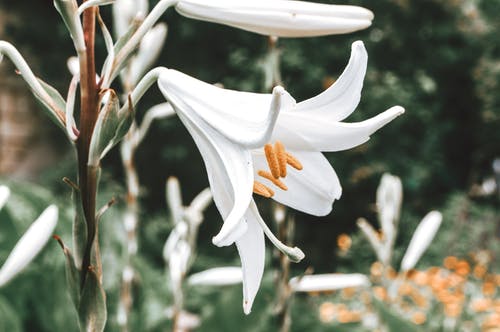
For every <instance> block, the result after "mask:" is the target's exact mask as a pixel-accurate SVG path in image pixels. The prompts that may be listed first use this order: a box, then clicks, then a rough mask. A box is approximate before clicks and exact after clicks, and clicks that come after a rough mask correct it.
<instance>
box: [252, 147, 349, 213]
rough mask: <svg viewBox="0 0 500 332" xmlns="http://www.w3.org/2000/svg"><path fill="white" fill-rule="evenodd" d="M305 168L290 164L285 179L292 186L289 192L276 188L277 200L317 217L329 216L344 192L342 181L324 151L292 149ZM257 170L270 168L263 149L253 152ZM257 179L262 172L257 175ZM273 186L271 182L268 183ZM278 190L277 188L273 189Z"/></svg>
mask: <svg viewBox="0 0 500 332" xmlns="http://www.w3.org/2000/svg"><path fill="white" fill-rule="evenodd" d="M288 151H289V152H290V153H291V154H292V155H293V156H295V157H296V158H297V159H298V160H300V162H301V163H302V166H303V167H304V168H303V169H302V170H301V171H298V170H296V169H294V168H291V167H289V168H288V169H287V173H288V174H287V176H286V178H284V179H282V180H283V182H284V183H285V184H286V186H287V187H288V190H287V191H283V190H280V189H278V188H276V190H274V191H275V194H274V196H273V197H272V198H273V199H274V200H276V201H278V202H280V203H282V204H284V205H287V206H289V207H292V208H294V209H296V210H299V211H302V212H305V213H308V214H312V215H315V216H325V215H327V214H329V213H330V212H331V210H332V204H333V202H334V201H335V200H336V199H339V198H340V196H341V194H342V187H341V185H340V181H339V179H338V177H337V174H336V173H335V170H334V169H333V168H332V166H331V165H330V162H329V161H328V160H327V159H326V158H325V157H324V156H323V155H322V154H321V153H320V152H314V151H296V150H288ZM252 158H253V162H254V171H255V172H256V173H255V174H257V172H258V171H259V170H261V169H264V170H266V169H267V168H268V165H267V161H266V157H265V155H264V153H263V152H262V150H255V151H252ZM255 178H256V179H259V178H258V175H255ZM262 181H263V183H264V184H265V185H266V186H273V184H272V183H271V182H264V181H267V180H264V179H262ZM273 189H275V188H273Z"/></svg>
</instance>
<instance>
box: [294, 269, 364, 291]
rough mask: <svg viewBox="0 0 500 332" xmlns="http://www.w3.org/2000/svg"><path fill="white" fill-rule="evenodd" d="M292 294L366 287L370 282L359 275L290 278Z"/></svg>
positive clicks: (334, 274) (337, 274)
mask: <svg viewBox="0 0 500 332" xmlns="http://www.w3.org/2000/svg"><path fill="white" fill-rule="evenodd" d="M289 285H290V287H291V288H292V290H293V291H294V292H326V291H332V290H338V289H343V288H351V287H368V286H370V280H369V279H368V277H367V276H365V275H364V274H360V273H352V274H342V273H330V274H317V275H306V276H302V277H295V278H292V279H291V280H290V282H289Z"/></svg>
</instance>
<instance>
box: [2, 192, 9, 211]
mask: <svg viewBox="0 0 500 332" xmlns="http://www.w3.org/2000/svg"><path fill="white" fill-rule="evenodd" d="M9 196H10V189H9V187H7V186H0V210H1V209H2V208H3V206H4V205H5V203H6V202H7V199H9Z"/></svg>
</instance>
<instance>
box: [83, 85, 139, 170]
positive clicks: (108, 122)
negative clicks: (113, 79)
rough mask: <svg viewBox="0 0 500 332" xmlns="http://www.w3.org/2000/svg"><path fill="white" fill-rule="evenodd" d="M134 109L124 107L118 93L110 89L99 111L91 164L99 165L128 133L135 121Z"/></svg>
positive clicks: (93, 135) (90, 152) (92, 145)
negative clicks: (121, 106) (105, 101)
mask: <svg viewBox="0 0 500 332" xmlns="http://www.w3.org/2000/svg"><path fill="white" fill-rule="evenodd" d="M134 116H135V112H134V110H133V109H129V108H128V107H123V109H120V104H119V100H118V97H117V96H116V93H115V92H114V91H113V90H110V97H109V100H108V102H107V103H106V105H105V106H104V107H103V109H102V110H101V111H100V113H99V117H98V118H97V123H96V125H95V128H94V132H93V133H92V140H91V142H90V151H89V165H91V166H97V165H99V161H100V160H101V159H102V158H104V156H105V155H106V154H107V153H108V152H109V150H111V148H113V147H114V146H115V145H116V144H118V143H119V142H120V141H121V140H122V138H123V137H124V136H125V135H126V134H127V132H128V131H129V129H130V126H131V125H132V123H133V121H134Z"/></svg>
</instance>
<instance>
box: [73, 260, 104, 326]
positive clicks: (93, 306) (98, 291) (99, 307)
mask: <svg viewBox="0 0 500 332" xmlns="http://www.w3.org/2000/svg"><path fill="white" fill-rule="evenodd" d="M78 316H79V319H80V328H81V330H83V331H92V332H101V331H104V327H105V326H106V320H107V310H106V294H105V293H104V289H103V288H102V285H101V283H100V282H99V279H98V277H97V275H96V273H95V271H94V270H89V271H88V273H87V278H86V281H85V285H84V287H83V290H82V297H81V300H80V307H79V308H78Z"/></svg>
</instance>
